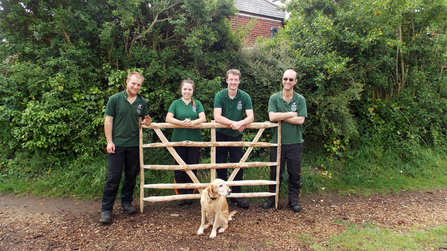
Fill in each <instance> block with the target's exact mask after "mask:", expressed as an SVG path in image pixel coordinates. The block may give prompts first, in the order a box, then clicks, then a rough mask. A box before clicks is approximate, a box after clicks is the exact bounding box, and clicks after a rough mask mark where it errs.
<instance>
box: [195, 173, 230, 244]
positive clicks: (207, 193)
mask: <svg viewBox="0 0 447 251" xmlns="http://www.w3.org/2000/svg"><path fill="white" fill-rule="evenodd" d="M230 194H231V190H230V188H229V187H228V186H227V185H226V184H225V181H223V180H221V179H215V180H214V181H213V182H211V183H210V184H209V185H208V187H207V188H205V189H203V191H202V195H201V199H200V204H201V205H202V222H201V224H200V228H199V230H197V234H198V235H201V234H203V230H204V229H207V228H209V227H210V226H211V225H213V230H212V231H211V234H210V238H214V237H216V232H217V228H219V227H220V229H219V233H223V232H224V231H225V230H226V229H227V227H228V221H230V220H231V217H232V216H233V215H234V214H235V213H236V211H233V212H231V213H230V214H228V204H227V199H226V198H225V197H226V196H228V195H230ZM205 217H206V218H207V219H208V221H209V223H208V224H207V225H205Z"/></svg>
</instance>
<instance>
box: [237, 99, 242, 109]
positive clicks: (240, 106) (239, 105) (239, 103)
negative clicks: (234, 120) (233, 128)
mask: <svg viewBox="0 0 447 251" xmlns="http://www.w3.org/2000/svg"><path fill="white" fill-rule="evenodd" d="M237 109H238V110H239V111H240V110H242V101H240V100H239V101H238V102H237Z"/></svg>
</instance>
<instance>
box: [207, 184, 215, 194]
mask: <svg viewBox="0 0 447 251" xmlns="http://www.w3.org/2000/svg"><path fill="white" fill-rule="evenodd" d="M208 192H210V193H211V194H213V193H214V191H213V183H210V184H209V185H208Z"/></svg>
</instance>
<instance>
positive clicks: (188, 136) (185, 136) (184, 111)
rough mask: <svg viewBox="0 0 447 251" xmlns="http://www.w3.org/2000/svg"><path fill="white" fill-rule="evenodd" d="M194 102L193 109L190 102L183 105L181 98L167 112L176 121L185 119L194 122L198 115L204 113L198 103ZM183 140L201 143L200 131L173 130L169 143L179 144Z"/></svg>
mask: <svg viewBox="0 0 447 251" xmlns="http://www.w3.org/2000/svg"><path fill="white" fill-rule="evenodd" d="M194 102H195V103H196V106H195V107H194V106H193V104H192V102H189V104H185V102H183V100H182V99H181V98H180V99H177V100H174V102H172V104H171V106H169V110H168V111H169V112H171V113H172V114H174V118H176V119H178V120H182V121H183V120H185V119H187V118H189V119H191V121H193V120H196V119H198V118H199V113H201V112H204V109H203V106H202V103H200V101H198V100H196V99H194ZM185 140H189V141H202V131H201V130H200V129H187V128H175V129H174V132H173V133H172V138H171V141H172V142H179V141H185Z"/></svg>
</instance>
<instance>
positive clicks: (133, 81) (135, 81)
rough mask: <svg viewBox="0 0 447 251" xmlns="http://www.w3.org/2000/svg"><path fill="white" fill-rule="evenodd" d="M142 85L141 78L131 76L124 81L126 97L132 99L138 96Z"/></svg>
mask: <svg viewBox="0 0 447 251" xmlns="http://www.w3.org/2000/svg"><path fill="white" fill-rule="evenodd" d="M142 83H143V78H140V77H138V76H137V75H132V76H130V78H128V79H127V80H126V84H127V88H126V92H127V95H128V96H130V97H134V96H136V95H137V94H138V92H139V91H140V89H141V84H142Z"/></svg>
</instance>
